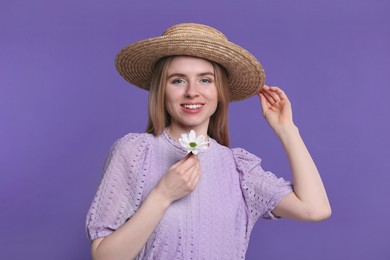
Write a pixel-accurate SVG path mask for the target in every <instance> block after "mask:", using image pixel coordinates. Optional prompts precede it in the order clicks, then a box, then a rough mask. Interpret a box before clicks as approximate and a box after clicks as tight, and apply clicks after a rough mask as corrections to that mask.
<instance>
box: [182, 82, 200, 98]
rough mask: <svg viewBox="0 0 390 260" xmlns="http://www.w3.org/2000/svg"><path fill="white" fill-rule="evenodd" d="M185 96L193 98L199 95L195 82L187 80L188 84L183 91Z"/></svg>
mask: <svg viewBox="0 0 390 260" xmlns="http://www.w3.org/2000/svg"><path fill="white" fill-rule="evenodd" d="M184 95H185V97H186V98H194V97H198V96H199V92H198V88H197V86H196V83H194V82H188V85H187V87H186V91H185V94H184Z"/></svg>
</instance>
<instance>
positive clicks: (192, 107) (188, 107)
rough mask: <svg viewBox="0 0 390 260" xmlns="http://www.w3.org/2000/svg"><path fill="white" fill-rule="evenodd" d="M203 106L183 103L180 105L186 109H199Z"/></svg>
mask: <svg viewBox="0 0 390 260" xmlns="http://www.w3.org/2000/svg"><path fill="white" fill-rule="evenodd" d="M202 106H203V104H185V105H182V107H184V108H186V109H199V108H201V107H202Z"/></svg>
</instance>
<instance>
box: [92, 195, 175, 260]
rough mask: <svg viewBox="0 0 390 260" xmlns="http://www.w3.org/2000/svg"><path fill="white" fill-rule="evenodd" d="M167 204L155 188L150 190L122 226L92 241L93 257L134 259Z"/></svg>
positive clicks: (96, 259) (97, 259)
mask: <svg viewBox="0 0 390 260" xmlns="http://www.w3.org/2000/svg"><path fill="white" fill-rule="evenodd" d="M169 204H170V203H169V202H167V201H166V200H164V199H163V198H162V197H161V196H160V195H159V194H158V193H157V192H156V190H152V191H151V193H150V194H149V195H148V197H147V198H146V200H145V201H144V202H143V204H142V205H141V207H140V208H139V209H138V210H137V212H136V213H135V214H134V215H133V216H132V217H131V218H130V219H129V220H128V221H127V222H126V223H125V224H124V225H123V226H121V227H120V228H119V229H117V230H116V231H115V232H113V233H112V234H110V235H109V236H107V237H105V238H99V239H97V240H95V241H94V242H93V244H92V256H93V259H94V260H99V259H110V260H116V259H118V260H119V259H126V260H129V259H134V258H135V257H136V256H137V255H138V254H139V252H140V251H141V249H142V247H143V246H144V245H145V243H146V242H147V240H148V238H149V237H150V235H151V234H152V232H153V230H154V229H155V228H156V226H157V225H158V223H159V222H160V220H161V218H162V217H163V216H164V213H165V211H166V209H167V208H168V207H169Z"/></svg>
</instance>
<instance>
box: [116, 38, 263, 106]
mask: <svg viewBox="0 0 390 260" xmlns="http://www.w3.org/2000/svg"><path fill="white" fill-rule="evenodd" d="M179 55H185V56H194V57H199V58H203V59H207V60H210V61H214V62H216V63H218V64H220V65H221V66H223V67H224V68H225V69H226V71H227V73H228V81H229V92H230V101H238V100H243V99H246V98H248V97H251V96H254V95H256V94H257V93H258V92H259V90H260V88H261V87H262V86H263V85H264V82H265V74H264V70H263V67H262V66H261V64H260V63H259V61H258V60H257V59H256V58H255V57H254V56H253V55H252V54H251V53H249V52H248V51H247V50H245V49H244V48H242V47H240V46H238V45H236V44H234V43H232V42H230V41H228V40H222V39H221V40H215V39H210V38H208V37H202V36H199V35H197V36H194V35H186V36H185V37H180V36H177V35H174V36H169V35H167V36H159V37H155V38H151V39H147V40H143V41H139V42H136V43H133V44H130V45H128V46H126V47H125V48H123V49H122V50H121V51H120V52H119V53H118V55H117V57H116V60H115V65H116V68H117V70H118V71H119V73H120V75H121V76H122V77H123V78H125V79H126V80H127V81H128V82H130V83H131V84H133V85H135V86H137V87H140V88H143V89H146V90H149V87H150V83H151V80H152V75H153V69H154V65H155V63H156V62H157V61H158V60H159V59H161V58H163V57H166V56H179Z"/></svg>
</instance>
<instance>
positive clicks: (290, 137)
mask: <svg viewBox="0 0 390 260" xmlns="http://www.w3.org/2000/svg"><path fill="white" fill-rule="evenodd" d="M277 134H278V137H279V139H280V140H281V142H282V144H283V147H284V149H285V152H286V154H287V157H288V160H289V162H290V166H291V171H292V177H293V184H294V192H295V194H296V196H297V197H298V199H299V200H300V201H301V202H302V203H303V205H304V207H305V208H306V209H307V210H308V211H309V214H322V215H325V216H326V215H328V214H330V205H329V201H328V198H327V195H326V191H325V187H324V185H323V183H322V180H321V177H320V174H319V172H318V170H317V167H316V165H315V163H314V161H313V159H312V158H311V156H310V153H309V152H308V150H307V148H306V146H305V144H304V142H303V140H302V138H301V136H300V134H299V130H298V128H297V127H296V126H295V125H294V124H293V123H291V124H287V125H284V126H283V127H282V128H281V129H279V133H277Z"/></svg>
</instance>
